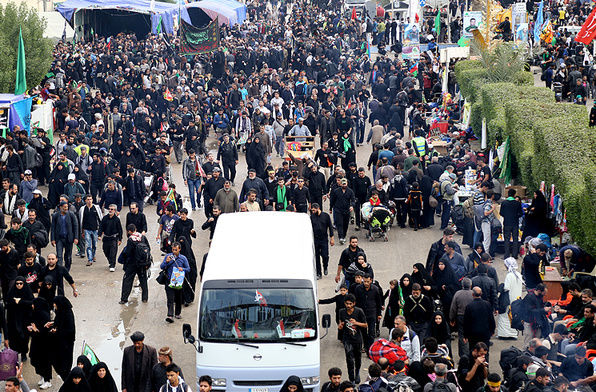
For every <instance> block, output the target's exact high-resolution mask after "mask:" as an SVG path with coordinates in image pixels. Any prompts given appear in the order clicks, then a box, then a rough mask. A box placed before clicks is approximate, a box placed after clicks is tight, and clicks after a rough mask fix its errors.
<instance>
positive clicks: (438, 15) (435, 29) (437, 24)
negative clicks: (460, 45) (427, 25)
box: [433, 10, 441, 42]
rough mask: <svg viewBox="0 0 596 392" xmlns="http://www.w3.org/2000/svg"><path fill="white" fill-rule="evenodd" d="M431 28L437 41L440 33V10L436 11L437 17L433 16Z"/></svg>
mask: <svg viewBox="0 0 596 392" xmlns="http://www.w3.org/2000/svg"><path fill="white" fill-rule="evenodd" d="M433 30H434V31H435V32H436V33H437V42H439V34H441V11H440V10H439V11H438V12H437V17H436V18H435V27H434V28H433Z"/></svg>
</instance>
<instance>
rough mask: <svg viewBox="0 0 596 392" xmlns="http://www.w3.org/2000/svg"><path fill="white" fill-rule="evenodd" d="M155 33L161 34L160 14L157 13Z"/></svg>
mask: <svg viewBox="0 0 596 392" xmlns="http://www.w3.org/2000/svg"><path fill="white" fill-rule="evenodd" d="M156 31H157V34H161V15H159V22H157V29H156Z"/></svg>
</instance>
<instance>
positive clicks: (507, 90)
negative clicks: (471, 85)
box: [480, 83, 555, 146]
mask: <svg viewBox="0 0 596 392" xmlns="http://www.w3.org/2000/svg"><path fill="white" fill-rule="evenodd" d="M480 95H481V98H482V100H481V101H480V102H481V105H482V115H483V116H484V117H485V118H486V123H487V134H488V145H489V146H493V145H494V144H495V142H496V141H499V142H503V140H504V138H503V135H504V132H503V131H504V129H505V103H506V102H512V101H514V100H519V99H528V100H534V101H542V102H554V101H555V99H554V93H553V92H552V90H549V89H547V88H545V87H534V86H516V85H515V84H513V83H488V84H485V85H483V86H482V87H481V89H480ZM499 115H500V116H502V118H501V119H500V120H499V121H498V122H495V123H494V126H493V125H491V123H492V120H493V119H495V118H496V117H497V116H499Z"/></svg>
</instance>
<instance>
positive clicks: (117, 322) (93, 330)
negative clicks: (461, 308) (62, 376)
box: [25, 131, 511, 391]
mask: <svg viewBox="0 0 596 392" xmlns="http://www.w3.org/2000/svg"><path fill="white" fill-rule="evenodd" d="M367 132H368V131H367ZM209 140H210V141H211V142H212V144H211V145H210V147H211V149H212V150H214V149H215V148H216V147H215V145H214V144H213V140H212V138H210V139H209ZM317 140H318V138H317ZM370 152H371V146H370V145H367V144H365V145H363V146H361V147H358V148H357V161H358V165H359V166H365V164H366V162H367V160H368V156H369V154H370ZM273 163H274V165H275V166H276V167H277V166H279V165H281V158H276V157H273ZM181 170H182V169H181V165H178V164H176V163H174V164H173V165H172V173H173V182H174V183H175V184H176V189H177V190H178V191H179V192H180V193H181V194H182V196H183V199H184V206H185V207H187V208H188V210H189V218H191V219H192V220H193V221H194V225H195V230H196V231H197V238H196V239H193V250H194V253H195V257H196V259H197V264H198V267H199V268H200V263H201V260H202V256H203V254H204V253H205V252H206V251H207V249H208V243H209V237H208V232H204V231H202V230H201V229H200V226H201V225H202V224H203V223H204V222H205V215H204V212H203V210H202V209H201V210H197V211H192V210H191V206H190V199H189V198H188V188H186V187H185V186H184V181H183V179H182V173H181ZM367 175H368V176H370V177H371V179H372V174H371V172H368V171H367ZM245 178H246V160H245V156H244V154H242V153H241V154H240V156H239V165H238V175H237V176H236V186H235V187H234V188H235V189H236V191H237V193H238V194H239V193H240V189H241V186H242V182H243V181H244V179H245ZM44 193H45V192H44ZM324 204H325V211H327V212H328V202H325V203H324ZM145 207H146V208H145V210H144V212H145V214H146V216H147V223H148V226H149V232H148V234H147V238H148V239H149V241H150V243H151V247H152V254H153V260H154V263H153V267H152V271H151V278H150V280H149V301H148V303H142V302H141V298H140V297H141V294H140V288H139V287H135V288H134V289H133V292H132V294H131V296H130V298H129V302H128V304H127V305H119V304H118V301H119V299H120V289H121V283H122V277H123V271H122V266H121V265H120V264H117V268H116V272H109V270H108V264H107V260H106V258H105V256H104V255H103V252H102V250H101V242H99V243H98V252H97V263H95V264H94V265H93V266H91V267H87V266H85V263H86V259H83V258H78V257H76V256H74V254H73V265H72V268H71V274H72V276H73V278H74V279H75V282H76V285H77V287H78V289H79V292H80V295H79V297H78V298H73V297H72V291H71V290H68V289H67V290H65V291H66V295H67V296H68V297H69V298H70V300H71V301H72V303H73V310H74V313H75V318H76V327H77V333H76V336H77V340H76V343H75V355H74V358H75V361H76V358H77V356H78V355H79V354H80V353H81V350H82V345H83V341H85V342H87V343H88V344H89V345H90V346H91V347H92V348H93V350H94V351H95V353H96V354H97V356H98V358H99V359H100V361H103V362H106V363H107V365H108V367H109V368H110V370H111V372H112V375H113V377H114V379H115V380H116V384H117V385H118V388H120V374H121V373H120V368H121V363H122V350H123V349H124V347H125V346H128V345H131V344H132V342H131V341H130V339H129V336H130V335H131V334H132V333H133V332H134V331H137V330H138V331H142V332H143V333H144V334H145V343H146V344H148V345H150V346H153V347H155V348H156V349H159V348H160V347H163V346H168V347H170V348H171V349H172V350H173V357H174V362H175V363H176V364H178V365H179V366H180V367H181V368H182V370H183V373H184V376H185V380H186V382H187V383H188V385H190V386H191V388H192V389H193V390H196V380H197V377H196V371H195V354H196V353H195V349H194V348H193V347H192V346H191V345H190V344H186V345H185V344H184V342H183V339H182V334H181V330H182V324H183V323H190V324H191V325H192V328H193V333H195V334H196V330H197V302H196V301H195V303H193V304H191V306H189V307H187V308H183V310H182V319H181V320H175V322H174V323H173V324H168V323H166V321H165V317H166V296H165V291H164V288H163V286H160V285H158V284H157V282H156V281H155V278H156V277H157V275H158V273H159V264H160V263H161V261H162V260H163V256H162V254H161V252H160V251H159V246H158V245H157V243H156V241H155V238H156V235H157V230H158V227H159V225H158V224H157V218H158V217H157V214H156V207H155V206H145ZM127 212H128V208H127V207H124V208H123V210H122V212H121V214H120V216H121V219H122V220H123V221H124V219H125V217H126V213H127ZM436 218H437V217H435V223H436V225H435V227H433V228H430V229H423V230H419V231H416V232H415V231H413V229H409V228H406V229H400V228H398V227H396V226H394V227H393V229H392V230H391V231H390V232H389V241H388V242H383V241H382V239H377V240H376V241H375V242H369V241H368V240H367V239H366V236H365V231H363V230H361V231H354V226H353V225H352V226H350V230H349V231H348V236H347V237H346V238H348V237H349V236H350V235H357V236H358V238H359V241H360V242H359V246H360V247H361V248H363V249H364V251H365V252H366V255H367V258H368V261H369V263H370V264H371V265H372V267H373V270H374V273H375V279H376V280H378V281H379V283H380V284H381V287H382V288H383V290H387V289H388V288H389V281H390V280H392V279H399V278H400V277H401V276H402V275H403V274H404V273H411V272H412V265H414V264H415V263H418V262H420V263H423V264H425V263H426V256H427V253H428V249H429V248H430V246H431V244H432V243H433V242H435V241H437V240H438V239H440V238H441V231H440V230H439V229H438V227H439V223H440V222H439V221H438V220H437V219H436ZM247 235H250V233H247ZM456 240H457V241H458V242H459V243H461V236H457V235H456ZM125 244H126V241H125V240H124V241H123V243H122V246H121V248H122V247H124V245H125ZM232 245H233V242H232ZM345 247H347V243H346V244H345V245H339V241H338V240H337V237H336V245H335V246H333V247H330V262H329V275H328V276H323V279H321V280H320V281H319V285H318V295H319V298H327V297H331V296H333V295H334V294H335V292H334V290H335V287H336V283H335V281H334V277H335V274H336V271H337V261H338V260H339V256H340V254H341V251H342V250H343V249H344V248H345ZM52 251H53V248H51V247H48V248H45V249H44V250H43V252H42V254H43V255H44V256H45V255H47V254H48V253H49V252H52ZM463 252H464V256H467V255H468V253H469V250H468V247H467V246H464V247H463ZM73 253H74V252H73ZM280 262H283V258H280ZM502 265H503V264H502V258H498V259H497V260H496V262H495V267H496V268H497V271H498V272H499V275H500V276H501V279H502V278H503V277H504V269H503V268H502ZM198 288H199V284H198V282H197V291H198ZM334 306H335V305H321V306H320V307H319V313H320V315H323V314H325V313H329V314H331V315H332V325H331V328H330V329H329V334H328V335H327V337H326V338H325V339H323V340H321V380H322V381H326V380H327V370H328V369H329V368H330V367H333V366H338V367H340V368H341V369H342V370H343V372H344V375H345V376H346V379H347V373H346V368H345V356H344V351H343V346H342V345H341V342H339V341H338V340H337V328H336V325H335V317H334ZM388 333H389V331H388V330H387V329H386V328H381V336H382V337H385V338H387V337H388ZM510 343H511V342H501V341H498V340H495V346H493V347H492V350H491V351H492V353H495V352H496V353H498V352H499V351H500V350H501V349H502V348H504V347H508V346H509V345H510ZM452 346H453V347H454V348H456V347H457V341H455V343H453V344H452ZM495 347H496V348H495ZM456 351H457V350H456ZM497 361H498V354H497V355H491V356H490V362H491V367H498V364H497ZM369 364H370V361H369V360H368V358H366V357H365V354H363V364H362V369H361V377H362V379H363V381H364V380H365V377H366V368H367V367H368V365H369ZM25 377H26V380H27V381H28V382H29V384H30V386H31V387H32V388H33V387H36V385H35V384H36V382H37V380H38V379H39V376H37V375H36V374H35V373H34V369H33V367H32V366H31V365H30V364H27V365H26V366H25ZM52 383H53V386H52V388H51V389H49V390H48V391H57V390H58V389H59V386H60V385H61V384H62V382H61V381H59V379H58V377H57V376H56V375H55V377H54V379H53V382H52Z"/></svg>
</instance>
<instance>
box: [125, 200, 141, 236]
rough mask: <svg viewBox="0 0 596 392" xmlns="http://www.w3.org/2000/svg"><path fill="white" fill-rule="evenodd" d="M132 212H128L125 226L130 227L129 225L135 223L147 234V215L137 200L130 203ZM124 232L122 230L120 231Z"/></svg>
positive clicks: (139, 230) (139, 229) (138, 228)
mask: <svg viewBox="0 0 596 392" xmlns="http://www.w3.org/2000/svg"><path fill="white" fill-rule="evenodd" d="M129 209H130V212H129V213H128V214H126V224H125V225H124V227H128V225H135V227H136V228H137V231H138V232H139V233H141V234H143V235H145V234H147V217H146V216H145V214H144V213H143V212H141V211H139V206H138V205H137V203H136V202H134V201H133V202H132V203H130V207H129ZM120 232H122V230H121V231H120Z"/></svg>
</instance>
